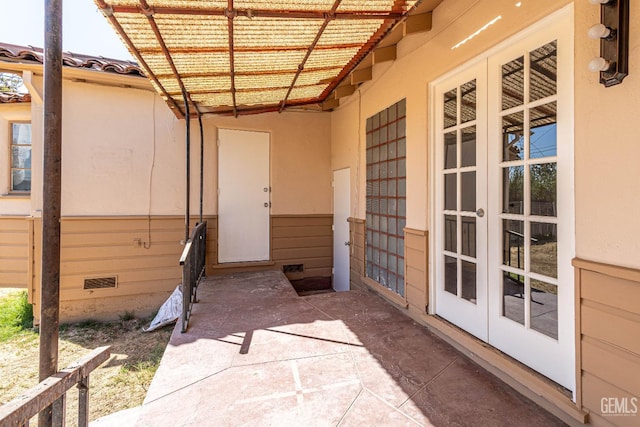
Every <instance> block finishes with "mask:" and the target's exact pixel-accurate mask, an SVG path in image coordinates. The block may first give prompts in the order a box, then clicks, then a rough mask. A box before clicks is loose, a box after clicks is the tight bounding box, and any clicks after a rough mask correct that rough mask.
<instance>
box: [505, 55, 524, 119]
mask: <svg viewBox="0 0 640 427" xmlns="http://www.w3.org/2000/svg"><path fill="white" fill-rule="evenodd" d="M523 101H524V56H521V57H520V58H517V59H514V60H513V61H511V62H509V63H507V64H504V65H503V66H502V110H503V111H504V110H508V109H509V108H513V107H517V106H518V105H522V103H523Z"/></svg>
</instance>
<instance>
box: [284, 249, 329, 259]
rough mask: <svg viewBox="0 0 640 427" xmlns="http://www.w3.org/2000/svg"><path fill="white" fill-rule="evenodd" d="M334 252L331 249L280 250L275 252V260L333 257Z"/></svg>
mask: <svg viewBox="0 0 640 427" xmlns="http://www.w3.org/2000/svg"><path fill="white" fill-rule="evenodd" d="M332 252H333V251H332V248H331V247H320V248H300V249H278V250H274V251H273V259H274V260H279V259H304V258H321V257H331V256H332Z"/></svg>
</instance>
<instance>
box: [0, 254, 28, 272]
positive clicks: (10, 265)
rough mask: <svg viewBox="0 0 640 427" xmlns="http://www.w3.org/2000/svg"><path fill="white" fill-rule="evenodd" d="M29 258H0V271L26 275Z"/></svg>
mask: <svg viewBox="0 0 640 427" xmlns="http://www.w3.org/2000/svg"><path fill="white" fill-rule="evenodd" d="M28 264H29V258H27V257H23V258H17V257H16V258H0V271H4V272H14V273H15V272H24V273H25V274H26V272H27V267H28Z"/></svg>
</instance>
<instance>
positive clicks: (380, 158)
mask: <svg viewBox="0 0 640 427" xmlns="http://www.w3.org/2000/svg"><path fill="white" fill-rule="evenodd" d="M366 130H367V224H366V225H367V235H366V246H367V252H366V265H367V271H366V274H367V277H369V278H371V279H373V280H375V281H376V282H378V283H380V284H381V285H382V286H384V287H386V288H388V289H389V290H391V291H393V292H396V293H398V294H400V295H401V296H404V292H405V284H404V227H405V225H406V216H407V168H406V164H407V140H406V100H404V99H403V100H402V101H400V102H398V103H396V104H394V105H392V106H390V107H389V108H386V109H384V110H382V111H380V112H379V113H377V114H375V115H374V116H372V117H369V118H368V119H367V128H366Z"/></svg>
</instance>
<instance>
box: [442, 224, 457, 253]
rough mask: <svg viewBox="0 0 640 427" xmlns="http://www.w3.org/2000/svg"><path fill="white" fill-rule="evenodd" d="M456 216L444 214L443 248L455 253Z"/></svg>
mask: <svg viewBox="0 0 640 427" xmlns="http://www.w3.org/2000/svg"><path fill="white" fill-rule="evenodd" d="M456 218H457V216H455V215H445V216H444V250H445V251H449V252H453V253H456V252H458V231H457V230H458V224H457V221H456Z"/></svg>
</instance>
